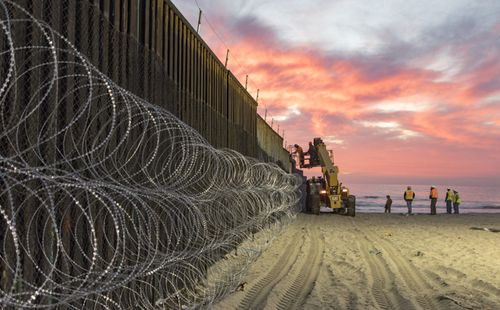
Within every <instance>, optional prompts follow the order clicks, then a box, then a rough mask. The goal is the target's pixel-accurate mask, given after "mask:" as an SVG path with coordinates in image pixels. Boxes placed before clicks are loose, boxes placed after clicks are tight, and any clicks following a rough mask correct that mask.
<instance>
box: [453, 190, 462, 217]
mask: <svg viewBox="0 0 500 310" xmlns="http://www.w3.org/2000/svg"><path fill="white" fill-rule="evenodd" d="M453 194H454V195H453V213H455V214H458V207H459V206H460V202H461V201H460V194H459V193H458V192H457V191H453Z"/></svg>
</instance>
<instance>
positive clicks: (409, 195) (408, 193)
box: [403, 186, 415, 214]
mask: <svg viewBox="0 0 500 310" xmlns="http://www.w3.org/2000/svg"><path fill="white" fill-rule="evenodd" d="M403 198H404V200H405V201H406V206H407V207H408V214H411V204H412V203H413V199H415V192H414V191H412V189H411V186H407V187H406V191H405V192H404V194H403Z"/></svg>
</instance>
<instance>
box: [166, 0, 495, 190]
mask: <svg viewBox="0 0 500 310" xmlns="http://www.w3.org/2000/svg"><path fill="white" fill-rule="evenodd" d="M197 1H198V4H199V6H200V7H201V8H202V9H203V13H204V18H203V19H202V25H201V30H200V34H201V36H202V38H203V39H204V40H205V41H206V42H207V43H208V44H209V46H210V47H211V48H212V49H213V50H214V51H215V53H216V54H217V55H218V57H219V58H220V59H223V60H225V53H226V48H229V49H230V58H229V65H228V67H229V69H230V70H231V71H232V72H233V73H234V74H235V75H236V76H237V77H238V78H239V79H240V81H241V82H242V83H243V84H244V81H245V75H246V74H248V75H249V91H250V93H251V94H253V95H255V93H256V90H257V88H259V89H260V95H259V114H261V115H264V113H265V112H264V111H265V109H267V111H268V112H267V113H268V117H267V119H268V120H269V122H270V120H271V119H274V128H275V129H276V128H277V124H279V126H280V133H282V131H283V130H285V140H286V141H287V143H288V144H294V143H298V144H301V145H304V148H307V143H308V141H310V140H312V138H313V137H317V136H320V137H322V138H323V140H324V141H325V142H326V143H327V145H328V147H329V148H332V149H333V150H334V153H335V160H336V164H338V165H339V166H340V170H341V172H342V173H343V176H344V177H346V178H348V179H350V180H354V181H357V182H362V181H370V182H379V181H380V182H402V183H408V184H411V183H418V182H421V183H425V182H428V183H436V182H438V183H439V182H442V183H446V182H448V183H450V184H462V183H474V184H481V183H483V184H491V183H495V184H496V185H500V177H499V176H500V1H498V0H482V1H476V0H440V1H437V0H434V1H430V0H404V1H403V0H381V1H361V0H351V1H348V0H309V1H303V0H300V1H299V0H286V1H285V0H273V1H269V0H252V1H246V0H245V1H244V0H197ZM173 2H174V4H175V5H176V6H177V7H178V8H179V10H180V11H181V12H182V14H184V15H185V16H186V18H187V19H188V20H189V22H190V23H191V24H193V25H194V27H195V28H196V22H197V18H198V8H197V5H196V2H195V0H175V1H173ZM214 30H215V31H214Z"/></svg>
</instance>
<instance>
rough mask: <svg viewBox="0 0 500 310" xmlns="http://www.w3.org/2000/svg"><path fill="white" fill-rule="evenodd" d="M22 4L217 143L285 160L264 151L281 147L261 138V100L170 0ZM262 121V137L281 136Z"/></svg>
mask: <svg viewBox="0 0 500 310" xmlns="http://www.w3.org/2000/svg"><path fill="white" fill-rule="evenodd" d="M18 3H19V4H20V5H21V6H23V7H25V8H27V10H28V11H29V13H30V14H32V15H34V16H35V18H38V19H41V20H44V21H46V22H47V23H48V24H49V25H50V26H51V27H52V28H53V29H56V30H57V31H59V32H60V33H61V34H62V35H64V36H65V37H67V38H68V39H69V40H70V42H71V43H72V44H74V45H75V47H76V48H77V49H78V50H79V51H80V52H81V53H83V54H84V55H85V56H86V57H88V58H89V60H90V62H91V63H93V64H94V65H95V66H96V67H97V68H98V69H99V70H100V71H101V72H103V73H104V74H106V75H107V76H109V77H110V78H111V79H112V80H113V81H114V82H116V83H117V84H118V85H120V86H122V87H123V88H125V89H127V90H129V91H131V92H132V93H134V94H136V95H138V96H139V97H141V98H144V99H146V100H148V101H149V102H151V103H154V104H156V105H158V106H161V107H163V108H165V109H167V110H169V111H170V112H172V113H173V114H174V115H176V116H177V117H179V118H180V119H181V120H182V121H184V122H185V123H187V124H188V125H190V126H191V127H193V128H194V129H196V130H197V131H198V132H199V133H200V134H201V135H202V136H203V137H205V138H206V139H207V140H208V141H209V142H210V143H211V144H212V145H213V146H215V147H217V148H223V147H227V148H230V149H233V150H236V151H238V152H240V153H242V154H244V155H247V156H251V157H255V158H259V159H261V160H265V161H273V162H276V161H278V160H280V161H283V159H282V158H281V157H279V156H278V154H275V153H273V154H265V153H262V150H264V152H266V151H267V150H272V149H274V148H276V147H277V146H274V145H265V146H264V147H262V145H261V148H260V149H259V146H258V145H257V102H256V101H255V100H254V99H253V98H252V96H251V95H250V94H249V93H248V92H247V91H246V90H245V88H244V87H243V86H242V85H241V83H240V82H239V81H238V80H237V78H236V77H235V76H234V75H233V74H232V73H231V72H230V71H229V70H227V69H226V68H225V67H224V64H222V63H221V61H220V60H219V59H218V58H217V56H216V55H215V54H214V53H213V52H212V51H211V49H210V48H209V47H208V45H207V44H206V43H205V42H204V41H203V40H202V39H201V37H200V36H199V35H198V34H197V33H196V31H195V30H194V29H193V27H192V26H191V25H190V24H189V23H188V22H187V20H186V19H185V18H184V17H183V16H182V14H181V13H180V12H179V11H178V10H177V8H176V7H175V6H174V5H173V4H172V3H171V2H170V1H167V0H132V1H131V0H40V1H31V0H19V1H18ZM68 72H69V73H71V68H69V69H68ZM260 128H261V130H265V131H266V132H264V133H262V135H263V136H272V135H278V134H277V133H275V132H274V131H273V130H272V128H270V127H269V126H261V127H260ZM268 131H271V132H268ZM278 140H279V139H272V140H266V142H265V143H268V142H270V143H274V142H275V141H276V142H277V141H278ZM279 145H280V146H281V145H282V143H280V144H279ZM271 157H272V158H271Z"/></svg>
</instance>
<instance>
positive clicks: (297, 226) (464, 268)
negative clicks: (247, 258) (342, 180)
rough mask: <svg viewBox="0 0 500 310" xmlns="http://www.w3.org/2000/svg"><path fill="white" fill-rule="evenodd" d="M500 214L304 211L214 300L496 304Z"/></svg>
mask: <svg viewBox="0 0 500 310" xmlns="http://www.w3.org/2000/svg"><path fill="white" fill-rule="evenodd" d="M472 227H476V228H496V229H500V214H465V215H462V214H461V215H445V214H439V215H437V216H430V215H424V214H418V215H413V216H405V215H402V214H390V215H386V214H358V215H357V216H356V217H355V218H350V217H345V216H338V215H333V214H321V215H320V216H315V215H309V214H299V215H298V217H297V219H296V220H295V221H294V222H292V223H291V224H290V225H289V226H288V227H287V229H285V230H284V231H283V232H282V233H281V234H280V236H279V237H278V238H276V240H275V241H274V242H273V244H272V245H271V246H270V247H269V248H268V249H267V250H266V251H265V252H264V253H263V254H262V255H261V256H260V257H259V259H258V260H257V261H256V262H255V263H254V264H252V266H251V267H250V270H249V273H248V275H247V276H246V278H245V279H244V280H243V282H242V284H243V285H242V287H243V290H241V288H240V290H238V291H235V292H234V293H232V294H231V295H229V296H227V297H226V298H225V299H224V300H222V301H221V302H219V303H218V304H216V305H215V306H214V308H215V309H499V308H500V274H499V271H500V233H495V232H492V231H487V230H474V229H471V228H472Z"/></svg>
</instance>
